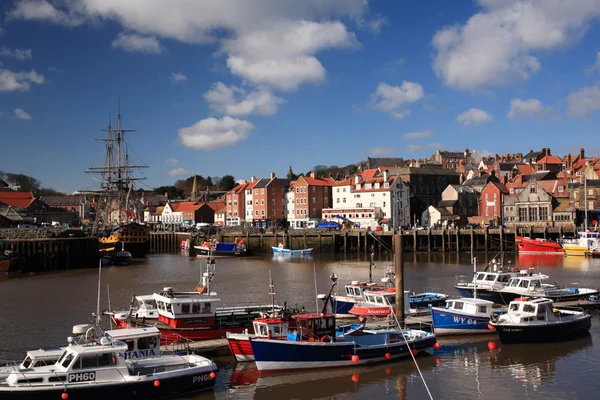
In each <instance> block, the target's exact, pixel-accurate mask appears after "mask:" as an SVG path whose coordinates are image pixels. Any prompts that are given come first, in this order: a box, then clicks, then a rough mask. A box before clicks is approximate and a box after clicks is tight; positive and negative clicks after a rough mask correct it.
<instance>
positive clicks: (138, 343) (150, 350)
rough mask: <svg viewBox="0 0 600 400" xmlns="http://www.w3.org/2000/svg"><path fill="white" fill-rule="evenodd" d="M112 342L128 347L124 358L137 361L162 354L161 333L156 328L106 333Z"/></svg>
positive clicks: (118, 330)
mask: <svg viewBox="0 0 600 400" xmlns="http://www.w3.org/2000/svg"><path fill="white" fill-rule="evenodd" d="M105 333H106V334H107V335H108V337H109V338H110V339H111V340H117V341H121V342H123V343H125V344H126V345H127V351H125V352H123V358H124V359H126V360H128V359H136V358H145V357H153V356H157V355H159V354H160V331H159V330H158V328H156V327H143V328H128V329H116V330H112V331H107V332H105Z"/></svg>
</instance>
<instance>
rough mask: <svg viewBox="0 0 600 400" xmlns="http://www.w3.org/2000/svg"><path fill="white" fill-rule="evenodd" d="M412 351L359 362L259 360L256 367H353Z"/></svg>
mask: <svg viewBox="0 0 600 400" xmlns="http://www.w3.org/2000/svg"><path fill="white" fill-rule="evenodd" d="M409 356H410V353H406V354H397V355H392V356H391V357H390V358H389V359H388V358H385V357H377V358H370V359H367V360H358V361H357V362H352V360H348V361H257V362H256V367H257V368H258V370H259V371H268V370H280V371H281V370H294V369H314V368H337V367H353V366H356V365H365V364H373V363H380V362H384V361H390V360H396V359H401V358H406V357H409Z"/></svg>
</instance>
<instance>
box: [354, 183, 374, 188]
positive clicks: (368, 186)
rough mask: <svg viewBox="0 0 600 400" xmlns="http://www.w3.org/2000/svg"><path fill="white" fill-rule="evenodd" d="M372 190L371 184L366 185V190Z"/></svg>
mask: <svg viewBox="0 0 600 400" xmlns="http://www.w3.org/2000/svg"><path fill="white" fill-rule="evenodd" d="M357 186H358V185H357ZM371 188H372V186H371V184H370V183H367V184H365V189H371Z"/></svg>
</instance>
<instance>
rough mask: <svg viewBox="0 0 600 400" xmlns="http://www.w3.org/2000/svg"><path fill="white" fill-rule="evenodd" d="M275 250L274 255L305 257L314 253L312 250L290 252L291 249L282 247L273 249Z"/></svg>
mask: <svg viewBox="0 0 600 400" xmlns="http://www.w3.org/2000/svg"><path fill="white" fill-rule="evenodd" d="M271 249H273V253H275V254H285V255H289V256H304V255H307V254H311V253H312V248H311V249H299V250H290V249H282V248H280V247H274V246H273V247H271Z"/></svg>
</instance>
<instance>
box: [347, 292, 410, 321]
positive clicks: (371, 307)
mask: <svg viewBox="0 0 600 400" xmlns="http://www.w3.org/2000/svg"><path fill="white" fill-rule="evenodd" d="M363 298H364V300H363V301H360V302H358V303H355V304H354V306H353V307H352V308H351V309H350V314H352V315H355V316H357V317H358V318H363V317H375V318H385V317H387V316H388V315H390V314H391V313H396V289H395V288H388V289H382V290H367V291H365V292H364V293H363ZM409 304H410V300H409V298H408V291H407V290H405V291H404V312H405V313H406V315H408V314H409V313H410V308H409V307H410V306H409Z"/></svg>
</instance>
